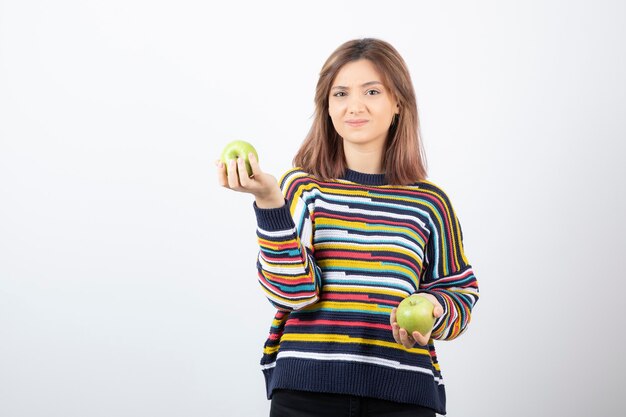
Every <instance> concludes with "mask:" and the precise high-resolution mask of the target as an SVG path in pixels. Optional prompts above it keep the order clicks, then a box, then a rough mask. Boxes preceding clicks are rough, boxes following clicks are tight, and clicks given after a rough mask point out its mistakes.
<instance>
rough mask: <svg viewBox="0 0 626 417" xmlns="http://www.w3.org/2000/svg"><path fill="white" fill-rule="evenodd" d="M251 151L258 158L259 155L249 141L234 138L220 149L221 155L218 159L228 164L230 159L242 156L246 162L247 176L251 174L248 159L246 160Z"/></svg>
mask: <svg viewBox="0 0 626 417" xmlns="http://www.w3.org/2000/svg"><path fill="white" fill-rule="evenodd" d="M250 152H252V153H253V154H254V157H255V158H256V159H257V161H258V160H259V155H258V154H257V152H256V149H254V146H252V144H251V143H249V142H246V141H245V140H234V141H232V142H230V143H228V144H227V145H226V146H225V147H224V150H222V156H221V157H220V159H221V160H222V162H223V163H224V164H228V161H230V160H231V159H237V158H239V157H241V158H243V159H244V161H245V163H246V170H247V171H248V176H251V175H252V167H251V166H250V161H249V160H248V155H249V154H250Z"/></svg>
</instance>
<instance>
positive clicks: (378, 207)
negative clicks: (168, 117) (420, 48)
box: [217, 38, 478, 417]
mask: <svg viewBox="0 0 626 417" xmlns="http://www.w3.org/2000/svg"><path fill="white" fill-rule="evenodd" d="M315 104H316V114H315V119H314V122H313V125H312V127H311V129H310V132H309V134H308V136H307V137H306V138H305V140H304V142H303V144H302V146H301V148H300V150H299V151H298V153H297V154H296V156H295V158H294V161H293V162H294V167H295V168H293V169H291V170H289V171H288V172H286V173H285V174H284V175H283V176H282V177H281V179H280V181H277V180H276V179H275V178H274V177H273V176H271V175H269V174H267V173H264V172H263V171H262V170H261V168H260V167H259V164H258V162H257V160H256V159H255V158H254V155H252V154H251V155H250V156H249V158H250V163H251V165H252V172H253V175H252V176H250V177H249V176H248V175H247V172H246V167H245V162H244V161H243V160H242V159H240V160H238V161H235V160H232V161H229V163H228V164H226V165H225V164H223V163H221V162H218V163H217V167H218V168H217V175H218V182H219V183H220V184H221V185H222V186H224V187H227V188H230V189H232V190H235V191H240V192H246V193H251V194H253V195H254V197H255V203H254V210H255V213H256V217H257V224H258V228H257V235H258V242H259V246H260V252H259V257H258V263H257V265H258V271H259V282H260V284H261V288H262V290H263V291H264V293H265V294H266V296H267V298H268V299H269V301H270V302H271V303H272V304H273V305H274V306H275V307H276V309H277V312H276V315H275V317H274V321H273V322H272V326H271V329H270V333H269V337H268V339H267V341H266V343H265V348H264V351H263V358H262V360H261V365H262V369H263V372H264V374H265V378H266V385H267V395H268V398H271V400H272V403H271V411H270V415H271V416H274V417H279V416H324V417H328V416H334V415H337V416H339V415H342V416H343V415H372V416H391V415H393V416H434V415H435V412H437V413H439V414H445V412H446V410H445V391H444V384H443V379H442V376H441V372H440V369H439V365H438V362H437V355H436V353H435V346H434V340H450V339H454V338H456V337H457V336H459V335H460V334H462V333H463V332H464V331H465V329H466V328H467V325H468V323H469V321H470V315H471V310H472V307H473V306H474V305H475V303H476V302H477V300H478V286H477V282H476V278H475V276H474V273H473V271H472V267H471V266H470V264H469V262H468V260H467V259H466V257H465V254H464V251H463V243H462V233H461V227H460V225H459V222H458V220H457V217H456V215H455V212H454V210H453V208H452V206H451V204H450V200H449V199H448V197H447V196H446V194H445V193H444V192H443V191H442V190H441V189H440V188H439V187H437V186H436V185H435V184H433V183H432V182H430V181H427V180H426V179H425V178H426V168H425V162H424V159H425V158H424V153H423V148H422V143H421V141H420V135H419V119H418V113H417V104H416V99H415V93H414V89H413V85H412V81H411V78H410V75H409V71H408V69H407V67H406V64H405V62H404V60H403V59H402V57H401V56H400V55H399V53H398V52H397V51H396V49H394V48H393V47H392V46H391V45H390V44H389V43H387V42H385V41H382V40H379V39H370V38H367V39H357V40H352V41H349V42H346V43H344V44H343V45H341V46H340V47H339V48H338V49H336V50H335V51H334V52H333V53H332V54H331V56H330V57H329V58H328V60H327V61H326V63H325V64H324V66H323V68H322V71H321V73H320V77H319V81H318V84H317V90H316V95H315ZM414 293H418V294H420V295H421V296H423V297H426V298H427V299H429V300H430V301H431V302H432V303H433V304H434V305H435V309H434V313H433V315H434V316H435V325H434V327H433V330H432V331H431V332H429V333H426V334H420V333H419V332H413V333H412V334H408V333H407V331H406V330H405V329H401V328H399V326H398V324H397V323H396V320H395V307H396V306H397V305H398V304H399V302H400V301H401V300H402V299H404V298H405V297H407V296H409V295H411V294H414Z"/></svg>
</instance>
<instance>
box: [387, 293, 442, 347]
mask: <svg viewBox="0 0 626 417" xmlns="http://www.w3.org/2000/svg"><path fill="white" fill-rule="evenodd" d="M419 295H420V297H426V298H427V299H428V301H430V302H431V303H433V305H434V306H435V308H434V309H433V316H435V318H438V317H441V315H442V314H443V307H442V306H441V304H439V301H438V300H437V298H436V297H435V296H434V295H432V294H428V293H419ZM389 321H390V323H391V331H392V332H393V338H394V340H395V341H396V342H398V343H399V344H401V345H402V346H404V347H405V348H407V349H410V348H412V347H413V346H415V343H417V344H419V345H421V346H426V345H428V341H429V340H430V334H431V333H432V330H431V331H429V332H428V333H426V334H421V333H420V332H417V331H415V332H413V334H409V332H407V331H406V329H401V328H400V326H399V325H398V323H397V322H396V309H395V308H394V309H393V310H391V317H390V318H389Z"/></svg>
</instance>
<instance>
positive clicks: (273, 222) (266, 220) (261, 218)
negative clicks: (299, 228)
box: [252, 200, 296, 231]
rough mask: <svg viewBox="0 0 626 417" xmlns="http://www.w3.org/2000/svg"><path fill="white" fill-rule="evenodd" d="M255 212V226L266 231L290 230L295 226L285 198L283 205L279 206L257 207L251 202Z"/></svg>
mask: <svg viewBox="0 0 626 417" xmlns="http://www.w3.org/2000/svg"><path fill="white" fill-rule="evenodd" d="M252 205H253V207H254V213H255V214H256V222H257V226H259V228H260V229H263V230H268V231H276V230H290V229H293V228H294V227H296V224H295V223H294V222H293V218H292V217H291V212H290V211H289V205H288V204H287V200H285V205H284V206H282V207H279V208H268V209H265V208H259V207H258V206H257V205H256V203H253V204H252Z"/></svg>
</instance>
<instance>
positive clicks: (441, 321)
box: [418, 189, 479, 340]
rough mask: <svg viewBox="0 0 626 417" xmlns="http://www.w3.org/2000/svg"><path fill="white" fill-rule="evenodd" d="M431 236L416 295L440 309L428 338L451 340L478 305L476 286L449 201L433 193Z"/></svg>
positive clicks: (442, 195)
mask: <svg viewBox="0 0 626 417" xmlns="http://www.w3.org/2000/svg"><path fill="white" fill-rule="evenodd" d="M430 207H431V209H430V210H431V216H430V217H431V223H430V232H431V234H430V236H429V240H428V244H427V247H426V262H425V269H424V270H423V273H422V277H421V280H420V288H419V290H418V292H426V293H430V294H432V295H434V296H435V297H436V298H437V299H438V300H439V303H440V304H441V305H442V307H443V310H444V312H443V314H442V315H441V317H439V318H438V319H437V321H436V322H435V325H434V327H433V331H432V334H431V337H432V338H433V339H436V340H451V339H454V338H456V337H458V336H460V335H461V334H463V333H464V332H465V330H466V329H467V325H468V324H469V322H470V319H471V314H472V308H473V307H474V305H475V304H476V302H477V301H478V297H479V295H478V282H477V280H476V277H475V276H474V271H473V269H472V266H471V265H470V264H469V263H468V261H467V259H466V257H465V253H464V250H463V233H462V231H461V226H460V224H459V221H458V219H457V217H456V214H455V212H454V210H453V208H452V205H451V204H450V201H449V199H448V197H447V196H446V195H445V194H444V193H443V191H441V190H439V189H436V192H433V193H432V199H431V201H430Z"/></svg>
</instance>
